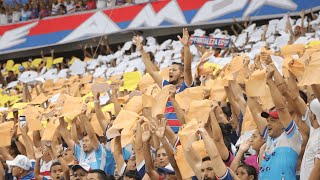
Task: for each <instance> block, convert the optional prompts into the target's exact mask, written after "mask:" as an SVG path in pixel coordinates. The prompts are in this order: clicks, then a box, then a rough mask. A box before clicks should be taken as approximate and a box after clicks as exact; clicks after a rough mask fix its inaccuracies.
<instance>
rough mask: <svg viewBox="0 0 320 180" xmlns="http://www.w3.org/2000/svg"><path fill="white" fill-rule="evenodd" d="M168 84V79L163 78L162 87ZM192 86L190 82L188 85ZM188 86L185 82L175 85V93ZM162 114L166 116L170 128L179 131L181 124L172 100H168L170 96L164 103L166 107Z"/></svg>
mask: <svg viewBox="0 0 320 180" xmlns="http://www.w3.org/2000/svg"><path fill="white" fill-rule="evenodd" d="M167 85H170V83H169V81H167V80H163V81H162V87H164V86H167ZM192 86H193V82H192V84H191V86H190V87H192ZM188 87H189V86H187V84H186V83H185V82H183V83H182V84H181V85H180V86H177V87H176V89H177V91H176V93H180V92H182V91H184V90H185V89H187V88H188ZM164 116H165V117H166V118H167V122H168V125H169V126H170V127H171V129H172V130H173V131H174V132H175V133H178V131H179V127H180V126H181V124H180V123H179V120H178V117H177V114H176V112H175V111H174V108H173V105H172V102H171V100H170V98H168V101H167V103H166V109H165V111H164Z"/></svg>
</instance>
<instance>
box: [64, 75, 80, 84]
mask: <svg viewBox="0 0 320 180" xmlns="http://www.w3.org/2000/svg"><path fill="white" fill-rule="evenodd" d="M78 80H79V76H77V75H75V76H71V77H69V78H68V80H67V82H66V85H71V84H73V83H75V82H78Z"/></svg>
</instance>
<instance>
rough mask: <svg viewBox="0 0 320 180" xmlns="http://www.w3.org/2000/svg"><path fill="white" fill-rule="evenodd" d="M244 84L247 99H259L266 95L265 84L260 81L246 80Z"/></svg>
mask: <svg viewBox="0 0 320 180" xmlns="http://www.w3.org/2000/svg"><path fill="white" fill-rule="evenodd" d="M245 84H246V95H247V96H248V97H260V96H265V95H266V83H265V82H264V81H261V80H254V79H247V80H245Z"/></svg>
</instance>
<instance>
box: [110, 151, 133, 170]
mask: <svg viewBox="0 0 320 180" xmlns="http://www.w3.org/2000/svg"><path fill="white" fill-rule="evenodd" d="M122 156H123V159H124V160H128V159H130V157H131V153H130V152H129V151H128V150H126V149H125V148H122ZM105 161H106V165H105V167H104V172H106V174H111V175H113V174H114V170H115V168H116V166H115V165H116V163H115V160H114V157H113V154H112V153H111V151H110V150H109V149H106V160H105Z"/></svg>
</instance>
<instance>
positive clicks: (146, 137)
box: [142, 124, 151, 143]
mask: <svg viewBox="0 0 320 180" xmlns="http://www.w3.org/2000/svg"><path fill="white" fill-rule="evenodd" d="M150 139H151V129H150V126H149V124H145V125H144V126H143V128H142V142H144V143H147V142H149V141H150Z"/></svg>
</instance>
